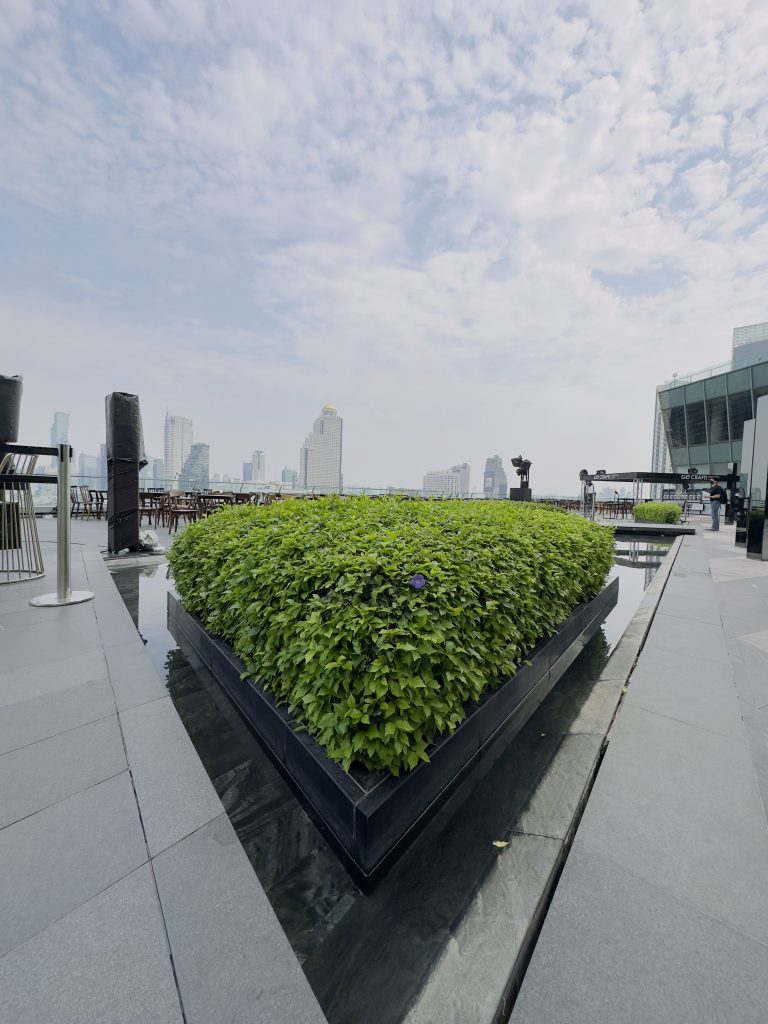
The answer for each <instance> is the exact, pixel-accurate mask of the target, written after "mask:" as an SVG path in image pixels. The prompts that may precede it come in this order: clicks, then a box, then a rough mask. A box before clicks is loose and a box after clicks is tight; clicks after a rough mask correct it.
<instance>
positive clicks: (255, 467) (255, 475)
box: [251, 451, 267, 484]
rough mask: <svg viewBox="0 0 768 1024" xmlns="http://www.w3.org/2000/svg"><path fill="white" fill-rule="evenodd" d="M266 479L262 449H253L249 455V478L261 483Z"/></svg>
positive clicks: (265, 462)
mask: <svg viewBox="0 0 768 1024" xmlns="http://www.w3.org/2000/svg"><path fill="white" fill-rule="evenodd" d="M266 479H267V460H266V457H265V455H264V452H262V451H255V452H254V453H253V455H252V456H251V480H252V481H253V482H254V483H257V484H263V483H264V481H265V480H266Z"/></svg>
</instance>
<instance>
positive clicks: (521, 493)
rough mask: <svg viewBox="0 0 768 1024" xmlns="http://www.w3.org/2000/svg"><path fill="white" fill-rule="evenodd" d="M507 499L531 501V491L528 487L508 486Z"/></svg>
mask: <svg viewBox="0 0 768 1024" xmlns="http://www.w3.org/2000/svg"><path fill="white" fill-rule="evenodd" d="M509 500H510V501H531V500H532V493H531V488H530V487H510V488H509Z"/></svg>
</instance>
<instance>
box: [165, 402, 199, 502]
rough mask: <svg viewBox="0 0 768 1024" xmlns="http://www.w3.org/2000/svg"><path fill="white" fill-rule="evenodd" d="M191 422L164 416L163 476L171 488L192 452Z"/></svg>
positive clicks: (177, 417) (168, 414) (182, 418)
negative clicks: (164, 475)
mask: <svg viewBox="0 0 768 1024" xmlns="http://www.w3.org/2000/svg"><path fill="white" fill-rule="evenodd" d="M192 436H193V435H192V420H191V419H188V418H187V417H186V416H173V415H172V414H171V413H169V412H167V413H166V414H165V458H164V460H163V462H164V463H165V474H166V477H167V478H168V480H169V481H170V482H171V486H173V485H174V484H175V483H176V482H177V481H178V478H179V474H180V473H181V470H182V467H183V465H184V463H185V461H186V459H187V456H188V455H189V454H190V452H191V450H192Z"/></svg>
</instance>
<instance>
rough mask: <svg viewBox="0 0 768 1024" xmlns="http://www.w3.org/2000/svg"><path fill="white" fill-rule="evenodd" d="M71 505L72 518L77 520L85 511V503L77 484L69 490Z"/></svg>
mask: <svg viewBox="0 0 768 1024" xmlns="http://www.w3.org/2000/svg"><path fill="white" fill-rule="evenodd" d="M69 505H70V514H71V515H72V518H73V519H77V517H78V516H79V515H81V513H82V511H83V503H82V501H81V500H80V494H79V492H78V489H77V486H76V485H75V484H72V485H71V487H70V488H69Z"/></svg>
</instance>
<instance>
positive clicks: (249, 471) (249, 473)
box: [243, 462, 253, 484]
mask: <svg viewBox="0 0 768 1024" xmlns="http://www.w3.org/2000/svg"><path fill="white" fill-rule="evenodd" d="M251 480H253V463H252V462H244V463H243V483H244V484H247V483H250V482H251Z"/></svg>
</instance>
